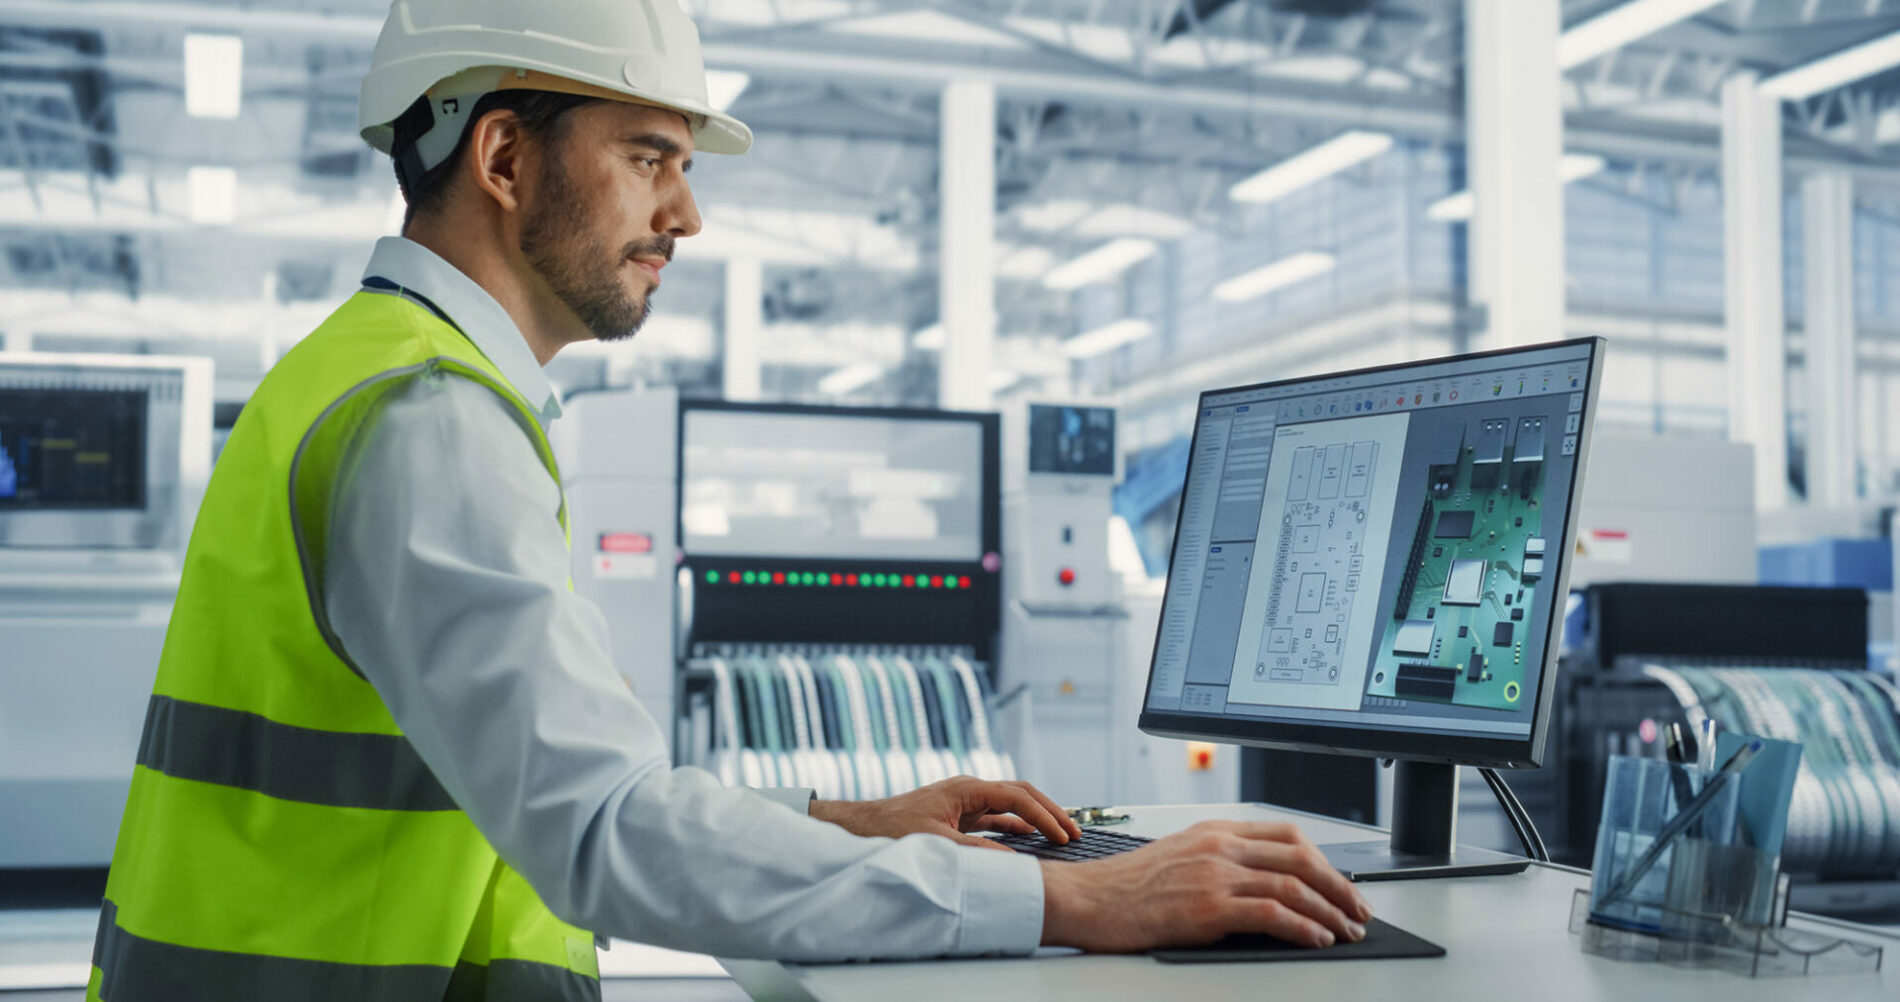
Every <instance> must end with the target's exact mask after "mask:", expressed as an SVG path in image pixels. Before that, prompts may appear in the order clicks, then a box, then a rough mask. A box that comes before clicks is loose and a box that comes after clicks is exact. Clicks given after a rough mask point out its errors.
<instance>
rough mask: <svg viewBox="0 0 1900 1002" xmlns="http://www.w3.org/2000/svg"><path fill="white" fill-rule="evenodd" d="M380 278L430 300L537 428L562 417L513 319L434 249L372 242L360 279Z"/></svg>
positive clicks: (389, 240) (397, 240)
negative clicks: (536, 420) (512, 393)
mask: <svg viewBox="0 0 1900 1002" xmlns="http://www.w3.org/2000/svg"><path fill="white" fill-rule="evenodd" d="M379 276H380V277H382V278H385V279H387V280H389V281H391V282H394V283H395V284H396V285H398V286H401V287H402V288H403V289H406V290H410V291H413V292H415V293H416V294H418V295H420V296H422V297H423V298H425V299H427V300H429V302H431V303H433V304H435V306H436V307H437V308H438V309H439V310H441V311H442V313H443V314H445V315H446V316H447V317H448V319H449V321H450V322H451V323H453V324H455V326H457V327H459V328H461V330H462V333H463V334H465V335H467V337H468V339H469V340H470V341H471V342H473V343H474V345H475V348H476V349H477V350H478V351H480V352H481V353H482V354H483V355H484V356H486V357H487V358H488V360H489V361H490V362H493V363H494V364H495V368H497V369H500V370H501V374H502V376H503V378H505V379H507V380H508V383H509V385H510V386H512V387H514V391H515V392H516V393H519V394H521V398H522V399H523V400H526V401H527V402H528V406H530V407H532V408H534V410H535V414H536V416H537V417H538V418H539V419H540V421H541V426H542V427H544V428H545V427H547V425H548V423H549V422H551V421H553V420H554V419H555V418H558V417H560V416H561V402H560V400H558V399H557V398H556V397H555V395H554V387H553V386H552V385H550V384H549V383H548V377H547V374H546V373H545V372H542V371H541V363H540V362H538V361H536V359H535V357H534V352H533V351H531V350H530V349H529V348H528V342H527V340H526V339H525V338H523V337H522V336H521V330H520V328H518V327H516V326H515V321H514V318H513V317H510V316H509V315H508V311H507V310H504V309H502V308H501V304H500V303H498V302H496V301H495V297H494V296H491V295H489V294H488V290H486V289H484V288H482V287H481V286H480V285H477V284H476V283H475V280H474V279H472V278H469V277H468V276H467V275H464V274H462V271H461V269H459V268H457V267H455V266H454V265H452V264H450V263H448V262H447V261H444V260H442V258H441V257H440V256H438V255H437V254H436V253H435V252H434V251H432V250H430V249H429V248H427V247H424V246H422V245H421V244H419V243H416V242H415V241H414V240H409V239H406V238H404V237H384V238H382V239H381V240H378V241H377V242H376V250H375V253H373V254H371V255H370V258H369V266H368V267H367V268H365V269H363V277H364V278H365V279H368V278H375V277H379Z"/></svg>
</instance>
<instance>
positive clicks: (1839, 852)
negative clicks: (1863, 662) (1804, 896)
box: [1644, 665, 1900, 875]
mask: <svg viewBox="0 0 1900 1002" xmlns="http://www.w3.org/2000/svg"><path fill="white" fill-rule="evenodd" d="M1644 671H1645V673H1646V674H1648V675H1649V676H1650V677H1651V678H1654V679H1656V680H1657V681H1659V682H1661V683H1663V685H1665V686H1666V687H1668V689H1669V690H1670V692H1671V693H1673V694H1674V695H1675V697H1676V699H1677V701H1678V702H1679V703H1681V704H1682V706H1683V709H1684V710H1685V712H1686V713H1687V715H1688V717H1689V719H1690V721H1691V723H1694V722H1696V721H1697V720H1699V719H1700V718H1701V717H1703V716H1710V717H1714V718H1715V720H1716V723H1718V724H1719V725H1721V726H1722V727H1723V728H1725V729H1731V730H1739V731H1741V732H1743V733H1747V734H1760V735H1763V736H1765V737H1773V738H1782V739H1786V740H1789V741H1799V742H1801V744H1802V746H1803V747H1802V754H1801V772H1800V774H1799V776H1798V777H1797V778H1796V780H1795V789H1794V800H1793V803H1792V805H1791V806H1790V808H1789V814H1788V834H1787V838H1786V841H1785V842H1784V844H1783V847H1782V866H1783V868H1784V869H1786V870H1789V871H1791V872H1805V873H1819V874H1828V875H1844V874H1874V873H1879V874H1892V873H1894V872H1896V871H1900V690H1896V689H1895V687H1894V686H1893V685H1892V683H1889V682H1887V681H1886V680H1884V679H1881V678H1879V677H1878V676H1875V675H1871V674H1869V673H1867V672H1864V671H1817V670H1809V669H1797V668H1759V669H1757V668H1703V667H1685V666H1666V667H1665V666H1656V665H1652V666H1649V667H1647V668H1645V669H1644Z"/></svg>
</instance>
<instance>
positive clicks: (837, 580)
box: [831, 574, 844, 585]
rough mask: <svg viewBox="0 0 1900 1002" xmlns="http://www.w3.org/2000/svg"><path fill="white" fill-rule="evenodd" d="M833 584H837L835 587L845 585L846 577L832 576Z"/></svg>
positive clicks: (840, 575)
mask: <svg viewBox="0 0 1900 1002" xmlns="http://www.w3.org/2000/svg"><path fill="white" fill-rule="evenodd" d="M831 583H832V584H835V585H838V584H844V575H842V574H833V575H832V576H831Z"/></svg>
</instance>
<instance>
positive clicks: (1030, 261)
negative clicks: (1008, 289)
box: [996, 244, 1056, 281]
mask: <svg viewBox="0 0 1900 1002" xmlns="http://www.w3.org/2000/svg"><path fill="white" fill-rule="evenodd" d="M1055 266H1056V256H1055V254H1053V253H1051V252H1050V251H1049V249H1048V248H1047V247H1015V248H1011V247H1010V246H1009V245H1007V244H998V245H997V247H996V275H997V277H999V278H1015V279H1022V280H1025V281H1033V280H1035V279H1038V278H1041V277H1042V276H1044V275H1046V274H1048V273H1049V269H1051V268H1053V267H1055Z"/></svg>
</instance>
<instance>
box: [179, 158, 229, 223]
mask: <svg viewBox="0 0 1900 1002" xmlns="http://www.w3.org/2000/svg"><path fill="white" fill-rule="evenodd" d="M237 183H238V182H237V171H236V170H233V169H232V168H230V167H193V168H191V169H190V170H189V171H186V172H185V194H186V202H185V205H186V210H185V214H186V216H187V217H188V218H190V219H191V221H192V222H194V223H197V224H198V225H200V226H229V225H231V223H232V222H233V221H234V220H236V219H237Z"/></svg>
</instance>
